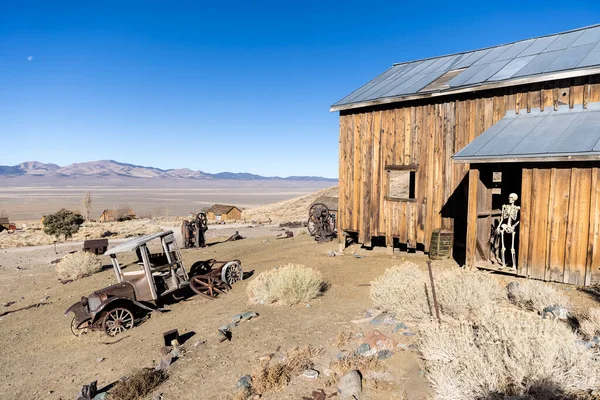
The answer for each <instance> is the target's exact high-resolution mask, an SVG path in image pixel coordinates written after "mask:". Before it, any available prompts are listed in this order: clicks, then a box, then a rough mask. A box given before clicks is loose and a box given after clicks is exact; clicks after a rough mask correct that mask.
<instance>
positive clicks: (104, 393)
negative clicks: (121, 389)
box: [94, 392, 108, 400]
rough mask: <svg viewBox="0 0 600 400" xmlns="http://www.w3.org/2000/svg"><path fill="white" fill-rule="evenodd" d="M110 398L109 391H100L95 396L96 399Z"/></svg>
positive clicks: (104, 399)
mask: <svg viewBox="0 0 600 400" xmlns="http://www.w3.org/2000/svg"><path fill="white" fill-rule="evenodd" d="M106 399H108V392H102V393H98V394H97V395H95V396H94V400H106Z"/></svg>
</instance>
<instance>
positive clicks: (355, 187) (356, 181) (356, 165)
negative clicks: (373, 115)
mask: <svg viewBox="0 0 600 400" xmlns="http://www.w3.org/2000/svg"><path fill="white" fill-rule="evenodd" d="M363 118H364V114H355V115H354V159H353V172H352V175H353V179H352V210H351V211H350V212H351V214H352V225H351V229H352V230H353V231H358V230H359V227H358V217H359V215H360V210H359V197H360V195H359V191H360V164H361V158H362V157H361V137H360V135H361V121H362V119H363Z"/></svg>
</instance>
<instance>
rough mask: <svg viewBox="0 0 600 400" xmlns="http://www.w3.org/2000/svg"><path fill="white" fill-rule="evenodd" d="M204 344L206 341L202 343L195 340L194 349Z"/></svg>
mask: <svg viewBox="0 0 600 400" xmlns="http://www.w3.org/2000/svg"><path fill="white" fill-rule="evenodd" d="M204 343H206V341H204V340H196V342H194V347H198V346H200V345H201V344H204Z"/></svg>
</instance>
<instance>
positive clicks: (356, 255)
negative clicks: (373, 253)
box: [352, 253, 365, 258]
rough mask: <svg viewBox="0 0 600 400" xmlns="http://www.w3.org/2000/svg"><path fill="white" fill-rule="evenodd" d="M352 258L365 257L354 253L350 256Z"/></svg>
mask: <svg viewBox="0 0 600 400" xmlns="http://www.w3.org/2000/svg"><path fill="white" fill-rule="evenodd" d="M352 256H354V258H365V256H361V255H360V254H358V253H354V254H352Z"/></svg>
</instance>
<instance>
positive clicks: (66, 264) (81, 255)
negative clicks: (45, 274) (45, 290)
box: [56, 251, 102, 282]
mask: <svg viewBox="0 0 600 400" xmlns="http://www.w3.org/2000/svg"><path fill="white" fill-rule="evenodd" d="M101 269H102V263H101V262H100V259H99V258H98V256H96V255H95V254H92V253H88V252H84V251H77V252H75V253H71V254H67V255H66V256H64V257H63V258H62V259H61V260H60V261H59V262H58V264H56V274H57V275H58V279H60V280H61V281H63V282H67V281H74V280H76V279H81V278H83V277H86V276H89V275H91V274H93V273H95V272H98V271H100V270H101Z"/></svg>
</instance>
